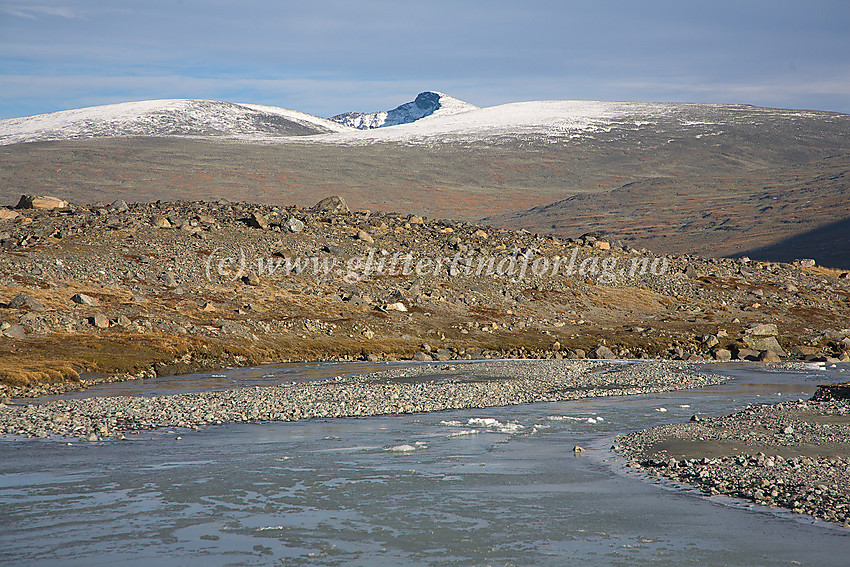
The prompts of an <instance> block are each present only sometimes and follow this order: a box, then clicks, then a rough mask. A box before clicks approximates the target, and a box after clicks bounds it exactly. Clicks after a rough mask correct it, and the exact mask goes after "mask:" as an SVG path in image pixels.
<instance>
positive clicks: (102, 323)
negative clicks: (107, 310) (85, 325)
mask: <svg viewBox="0 0 850 567" xmlns="http://www.w3.org/2000/svg"><path fill="white" fill-rule="evenodd" d="M89 323H91V324H92V325H93V326H95V327H97V328H98V329H106V328H108V327H109V318H108V317H107V316H106V315H104V314H103V313H95V314H94V315H92V316H91V317H89Z"/></svg>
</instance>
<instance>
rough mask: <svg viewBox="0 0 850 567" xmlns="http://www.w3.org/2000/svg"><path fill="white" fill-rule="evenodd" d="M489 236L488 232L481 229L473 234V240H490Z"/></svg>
mask: <svg viewBox="0 0 850 567" xmlns="http://www.w3.org/2000/svg"><path fill="white" fill-rule="evenodd" d="M489 236H490V235H489V234H487V232H486V231H484V230H481V229H480V228H479V229H478V230H476V231H475V232H473V233H472V237H473V238H481V239H485V238H488V237H489Z"/></svg>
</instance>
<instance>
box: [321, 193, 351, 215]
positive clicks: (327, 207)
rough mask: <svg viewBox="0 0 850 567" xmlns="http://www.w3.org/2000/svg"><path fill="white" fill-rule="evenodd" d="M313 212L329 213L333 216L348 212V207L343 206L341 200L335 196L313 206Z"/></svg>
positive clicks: (343, 202)
mask: <svg viewBox="0 0 850 567" xmlns="http://www.w3.org/2000/svg"><path fill="white" fill-rule="evenodd" d="M313 210H314V211H316V212H319V213H331V214H334V215H340V214H344V213H347V212H349V211H348V205H347V204H345V201H344V200H343V198H342V197H338V196H336V195H333V196H331V197H325V198H324V199H322V200H321V201H319V202H318V203H316V204H315V205H314V206H313Z"/></svg>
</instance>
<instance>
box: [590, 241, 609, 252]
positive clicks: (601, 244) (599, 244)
mask: <svg viewBox="0 0 850 567" xmlns="http://www.w3.org/2000/svg"><path fill="white" fill-rule="evenodd" d="M593 247H594V248H596V249H598V250H610V249H611V243H610V242H606V241H604V240H597V241H595V242H594V243H593Z"/></svg>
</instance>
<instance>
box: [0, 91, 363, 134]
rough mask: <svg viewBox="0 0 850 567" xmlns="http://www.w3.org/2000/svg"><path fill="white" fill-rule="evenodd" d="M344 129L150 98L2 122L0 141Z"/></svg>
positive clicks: (273, 112) (277, 114)
mask: <svg viewBox="0 0 850 567" xmlns="http://www.w3.org/2000/svg"><path fill="white" fill-rule="evenodd" d="M344 130H347V128H346V127H344V126H342V125H340V124H337V123H336V122H332V121H330V120H325V119H323V118H318V117H316V116H311V115H309V114H305V113H303V112H297V111H294V110H287V109H284V108H277V107H274V106H262V105H257V104H235V103H231V102H221V101H213V100H187V99H170V100H148V101H141V102H125V103H121V104H109V105H105V106H93V107H89V108H81V109H77V110H64V111H61V112H53V113H50V114H40V115H38V116H28V117H25V118H11V119H7V120H0V145H6V144H15V143H19V142H33V141H46V140H68V139H80V138H105V137H127V136H153V137H162V136H239V135H255V136H256V135H262V136H307V135H311V134H323V133H327V132H340V131H344Z"/></svg>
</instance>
